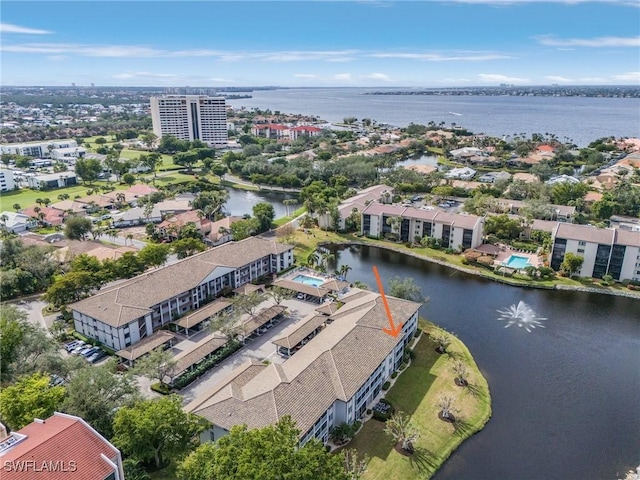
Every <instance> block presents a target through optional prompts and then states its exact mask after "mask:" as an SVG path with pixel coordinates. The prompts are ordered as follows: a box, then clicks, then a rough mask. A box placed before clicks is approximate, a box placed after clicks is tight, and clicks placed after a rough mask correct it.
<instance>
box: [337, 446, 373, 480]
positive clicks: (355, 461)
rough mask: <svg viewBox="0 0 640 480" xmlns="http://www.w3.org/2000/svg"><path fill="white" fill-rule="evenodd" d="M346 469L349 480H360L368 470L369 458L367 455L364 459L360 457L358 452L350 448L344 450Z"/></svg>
mask: <svg viewBox="0 0 640 480" xmlns="http://www.w3.org/2000/svg"><path fill="white" fill-rule="evenodd" d="M343 455H344V469H345V470H346V472H347V478H348V479H349V480H360V479H361V478H362V475H363V474H364V472H365V471H366V470H367V464H368V463H369V456H368V455H367V454H366V453H365V454H364V455H363V457H362V458H360V456H359V455H358V451H357V450H356V449H355V448H348V449H346V450H344V453H343Z"/></svg>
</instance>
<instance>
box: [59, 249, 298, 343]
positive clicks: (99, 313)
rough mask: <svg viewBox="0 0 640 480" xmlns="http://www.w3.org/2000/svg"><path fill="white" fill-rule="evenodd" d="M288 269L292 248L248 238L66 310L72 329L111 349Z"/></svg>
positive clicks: (144, 274)
mask: <svg viewBox="0 0 640 480" xmlns="http://www.w3.org/2000/svg"><path fill="white" fill-rule="evenodd" d="M292 265H293V245H287V244H283V243H279V242H276V241H272V240H265V239H262V238H258V237H250V238H247V239H245V240H242V241H239V242H229V243H226V244H224V245H221V246H219V247H216V248H212V249H210V250H207V251H204V252H202V253H199V254H196V255H193V256H191V257H188V258H185V259H183V260H180V261H178V262H176V263H174V264H172V265H168V266H166V267H162V268H158V269H155V270H151V271H149V272H147V273H143V274H142V275H139V276H137V277H134V278H132V279H130V280H127V281H125V282H123V283H120V284H118V285H116V286H114V287H111V288H104V289H102V290H100V291H99V292H97V293H96V294H95V295H93V296H92V297H89V298H86V299H84V300H81V301H79V302H77V303H74V304H72V305H70V306H69V309H70V310H71V311H72V312H73V320H74V325H75V329H76V330H77V331H78V332H80V333H82V334H83V335H85V336H87V337H89V338H92V339H94V340H98V341H100V342H102V343H103V344H105V345H107V346H108V347H110V348H113V349H114V350H122V349H124V348H126V347H129V346H131V345H134V344H136V343H138V342H139V341H140V340H142V339H144V338H146V337H149V336H151V335H152V334H153V333H154V332H155V331H157V330H158V329H160V328H162V327H163V326H164V325H167V324H168V323H170V322H172V321H174V320H175V319H177V318H178V317H180V316H181V315H183V314H185V313H186V312H189V311H191V310H195V309H198V308H200V307H202V306H203V305H206V304H208V303H209V302H211V301H212V300H213V299H214V298H215V297H216V296H217V295H218V294H219V293H220V292H221V291H222V290H223V289H224V288H225V287H229V288H238V287H240V286H242V285H244V284H246V283H249V282H251V281H253V280H255V279H257V278H259V277H261V276H262V275H267V274H277V273H278V272H281V271H282V270H284V269H286V268H289V267H290V266H292Z"/></svg>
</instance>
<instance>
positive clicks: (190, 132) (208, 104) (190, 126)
mask: <svg viewBox="0 0 640 480" xmlns="http://www.w3.org/2000/svg"><path fill="white" fill-rule="evenodd" d="M151 120H152V123H153V133H155V134H156V135H157V136H158V138H162V136H163V135H173V136H174V137H176V138H179V139H180V140H189V141H193V140H201V141H203V142H204V143H206V144H207V145H208V146H210V147H218V148H225V147H226V146H227V107H226V102H225V99H224V98H223V97H207V96H205V95H166V96H162V97H151Z"/></svg>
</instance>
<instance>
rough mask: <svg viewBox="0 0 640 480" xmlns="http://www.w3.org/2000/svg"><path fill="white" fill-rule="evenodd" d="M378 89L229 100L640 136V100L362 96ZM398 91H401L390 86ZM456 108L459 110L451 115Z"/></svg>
mask: <svg viewBox="0 0 640 480" xmlns="http://www.w3.org/2000/svg"><path fill="white" fill-rule="evenodd" d="M381 90H383V89H380V88H375V89H372V88H369V89H367V88H291V89H282V90H260V91H254V92H251V95H252V98H243V99H237V100H227V102H228V104H229V105H231V106H233V107H241V106H244V107H247V108H251V107H256V108H260V109H270V110H272V111H275V110H279V111H281V112H283V113H298V114H304V115H317V116H319V117H320V118H321V119H323V120H326V121H329V122H342V120H343V119H344V118H346V117H351V116H354V117H356V118H358V119H360V120H361V119H363V118H371V119H373V120H376V121H377V122H378V123H388V124H391V125H397V126H400V127H404V126H407V125H408V124H409V123H411V122H413V123H420V124H423V125H426V124H428V123H429V122H430V121H433V122H435V123H436V124H439V123H440V122H445V124H446V125H447V126H451V124H452V123H455V124H456V125H458V126H463V127H465V128H467V129H469V130H471V131H472V132H474V133H486V134H488V135H492V136H497V137H502V136H503V135H513V134H519V133H525V134H527V135H531V134H532V133H546V132H549V133H553V134H555V135H556V136H557V137H558V139H559V140H560V141H567V140H569V139H571V140H572V141H573V142H575V143H576V144H577V145H578V146H580V147H584V146H586V145H588V144H589V143H590V142H592V141H593V140H596V139H597V138H601V137H606V136H610V135H613V136H616V137H622V136H630V137H631V136H633V137H639V136H640V99H639V98H589V97H524V96H523V97H517V96H434V95H428V96H426V95H425V96H418V95H415V96H414V95H362V94H363V93H365V92H372V91H381ZM391 90H397V89H391ZM451 112H455V114H453V113H451Z"/></svg>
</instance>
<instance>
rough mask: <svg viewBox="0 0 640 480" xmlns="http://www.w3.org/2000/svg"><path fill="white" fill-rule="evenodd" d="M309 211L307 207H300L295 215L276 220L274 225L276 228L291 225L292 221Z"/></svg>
mask: <svg viewBox="0 0 640 480" xmlns="http://www.w3.org/2000/svg"><path fill="white" fill-rule="evenodd" d="M306 211H307V207H300V208H298V209H297V210H296V211H294V212H293V213H291V215H289V216H285V217H281V218H277V219H276V220H274V221H273V224H274V225H275V226H276V227H281V226H282V225H284V224H285V223H289V222H290V221H291V220H293V219H294V218H296V217H299V216H300V215H302V214H303V213H304V212H306Z"/></svg>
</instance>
